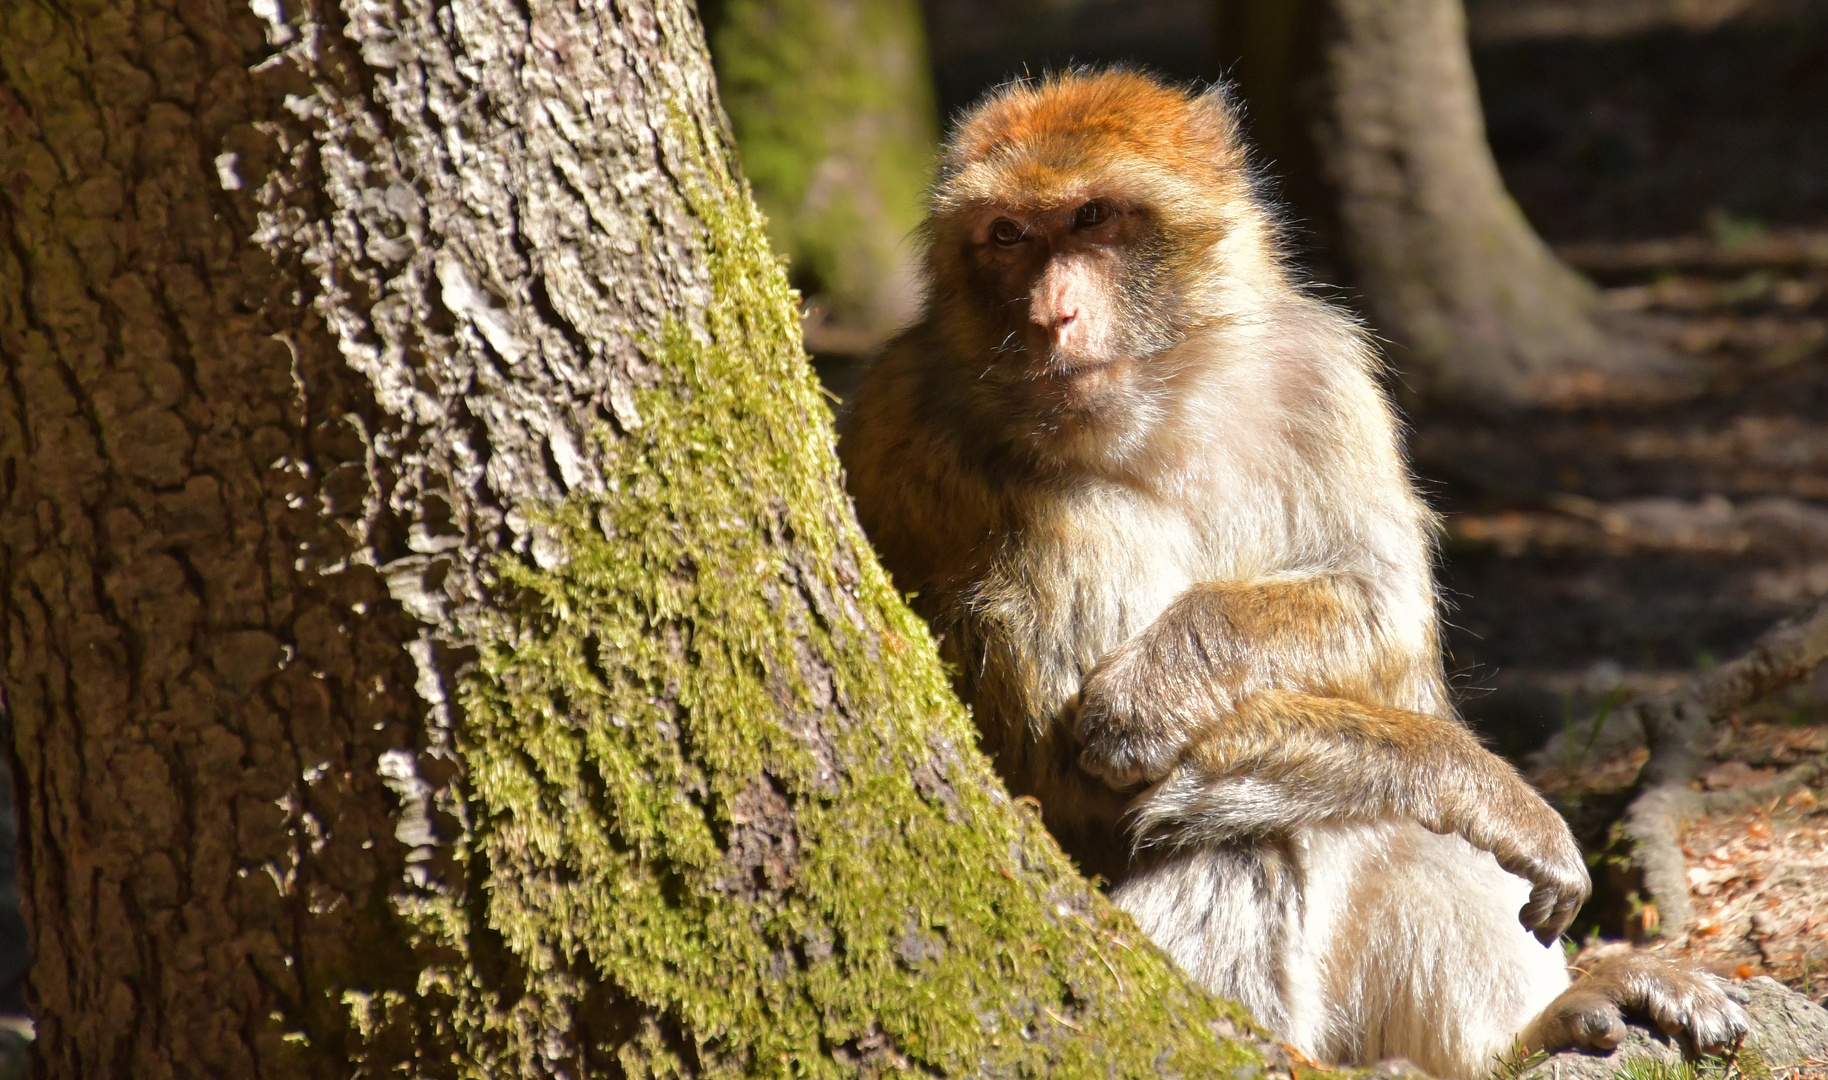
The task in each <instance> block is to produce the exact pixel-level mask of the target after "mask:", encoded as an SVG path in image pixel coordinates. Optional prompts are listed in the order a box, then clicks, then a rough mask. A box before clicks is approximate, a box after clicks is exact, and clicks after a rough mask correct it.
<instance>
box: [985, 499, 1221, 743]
mask: <svg viewBox="0 0 1828 1080" xmlns="http://www.w3.org/2000/svg"><path fill="white" fill-rule="evenodd" d="M1066 509H1068V510H1070V511H1072V512H1070V513H1061V514H1057V515H1053V516H1050V517H1048V518H1046V519H1042V520H1039V521H1036V522H1034V523H1033V524H1032V525H1030V526H1029V527H1027V528H1024V529H1022V530H1020V531H1018V532H1015V533H1012V534H1011V535H1010V536H1009V537H1007V538H1006V541H1005V546H1004V550H1003V552H1002V557H1000V558H998V559H997V560H996V561H995V563H994V564H993V566H992V568H991V570H990V572H989V574H988V575H987V577H986V580H985V581H984V582H983V583H982V587H981V588H979V589H978V590H976V595H975V603H974V604H973V605H972V607H973V611H972V617H973V621H974V622H975V623H976V624H977V631H978V634H979V635H980V636H982V637H984V638H985V639H987V640H986V641H985V644H986V645H988V646H990V647H991V651H992V652H994V653H1000V654H1002V655H1004V656H1005V657H1007V659H1008V661H1009V662H1010V663H1011V667H1012V669H1013V670H1012V672H1011V674H1013V675H1014V676H1015V677H1016V678H1017V680H1018V681H1019V682H1020V683H1022V686H1021V687H1020V698H1021V699H1022V700H1024V702H1025V703H1026V706H1027V708H1026V710H1025V711H1029V712H1030V713H1031V716H1030V718H1029V719H1031V720H1033V719H1035V718H1036V717H1035V715H1034V714H1037V713H1038V714H1041V715H1044V716H1045V715H1052V714H1053V713H1054V712H1055V711H1057V710H1058V709H1059V708H1060V707H1062V706H1063V705H1064V704H1065V702H1066V701H1067V700H1068V699H1069V698H1071V697H1072V696H1073V695H1074V694H1075V693H1077V692H1078V690H1079V686H1080V684H1081V682H1083V680H1084V677H1085V674H1086V673H1087V672H1089V671H1090V670H1091V669H1092V668H1093V667H1094V666H1095V665H1096V664H1097V663H1098V661H1099V660H1100V659H1102V658H1103V657H1104V656H1105V655H1106V654H1107V653H1109V652H1110V651H1111V650H1113V649H1115V648H1117V647H1118V646H1119V645H1121V644H1123V643H1124V642H1125V641H1127V640H1128V639H1129V638H1130V637H1131V636H1133V635H1134V634H1136V633H1137V632H1139V631H1141V630H1142V629H1143V628H1145V627H1147V626H1148V625H1149V624H1150V623H1151V622H1153V621H1154V620H1155V618H1156V617H1157V616H1158V615H1160V614H1161V613H1162V611H1163V610H1164V609H1166V608H1167V606H1168V605H1169V604H1171V603H1173V602H1174V600H1175V599H1176V598H1177V597H1179V596H1180V595H1181V594H1182V593H1184V592H1186V591H1187V589H1188V588H1189V587H1191V586H1192V585H1193V584H1194V583H1196V582H1198V581H1202V580H1210V579H1211V574H1212V569H1213V568H1212V567H1210V566H1209V565H1207V564H1208V563H1209V562H1210V560H1209V559H1207V558H1205V557H1204V545H1203V544H1202V542H1201V537H1199V536H1198V535H1196V533H1195V531H1194V530H1193V529H1192V528H1191V527H1190V525H1189V524H1188V523H1187V521H1186V520H1185V519H1184V518H1182V517H1181V516H1180V515H1178V514H1174V513H1171V512H1167V511H1165V510H1164V509H1163V508H1158V507H1153V506H1149V505H1146V504H1138V503H1136V502H1133V501H1127V500H1123V499H1117V498H1110V497H1104V498H1087V499H1083V500H1080V501H1079V502H1078V503H1077V504H1073V505H1070V506H1068V507H1067V508H1066Z"/></svg>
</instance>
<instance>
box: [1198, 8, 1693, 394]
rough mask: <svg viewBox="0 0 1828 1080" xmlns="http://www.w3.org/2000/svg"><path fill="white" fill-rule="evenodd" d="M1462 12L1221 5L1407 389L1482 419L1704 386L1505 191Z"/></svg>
mask: <svg viewBox="0 0 1828 1080" xmlns="http://www.w3.org/2000/svg"><path fill="white" fill-rule="evenodd" d="M1465 22H1466V20H1465V13H1464V11H1463V9H1462V6H1461V2H1460V0H1413V2H1409V3H1401V4H1391V3H1385V2H1382V0H1294V2H1290V3H1280V2H1278V3H1270V2H1265V0H1222V2H1221V10H1220V18H1219V31H1218V32H1219V38H1220V56H1221V58H1222V59H1223V61H1224V68H1223V70H1226V71H1228V72H1229V73H1230V75H1231V77H1232V78H1234V79H1235V80H1236V81H1237V84H1238V88H1239V90H1240V92H1241V94H1242V96H1243V98H1244V100H1245V102H1246V105H1247V107H1248V109H1249V113H1250V121H1251V123H1250V126H1251V132H1252V135H1253V137H1254V138H1255V139H1256V141H1257V144H1258V146H1259V147H1260V148H1261V150H1262V152H1263V157H1264V159H1265V160H1266V161H1267V162H1268V163H1269V168H1270V171H1271V172H1272V173H1273V174H1275V175H1276V176H1278V177H1280V178H1282V179H1283V180H1284V187H1285V191H1286V194H1287V197H1288V198H1289V200H1290V202H1291V203H1292V205H1293V208H1294V210H1295V213H1296V216H1297V218H1298V219H1300V222H1301V224H1302V225H1303V226H1304V227H1305V228H1306V230H1307V231H1308V233H1309V237H1310V239H1312V240H1313V241H1314V242H1315V244H1316V246H1317V247H1318V248H1319V252H1320V271H1321V273H1322V274H1323V275H1329V276H1330V275H1332V274H1334V273H1343V274H1344V276H1345V277H1346V278H1347V279H1348V280H1349V282H1350V284H1351V285H1352V286H1353V287H1354V288H1355V289H1356V291H1357V292H1358V293H1359V294H1360V295H1361V296H1362V298H1363V303H1364V306H1365V309H1366V314H1367V315H1368V316H1369V318H1370V321H1371V323H1372V326H1373V327H1374V328H1375V329H1376V330H1378V331H1379V332H1380V333H1383V334H1387V335H1389V336H1390V337H1391V338H1392V339H1394V344H1395V345H1396V346H1397V348H1396V350H1395V351H1394V359H1395V361H1396V363H1397V366H1398V368H1399V369H1400V370H1401V371H1402V372H1403V373H1404V375H1405V376H1406V381H1407V383H1408V385H1409V386H1410V388H1412V389H1414V390H1416V391H1419V392H1421V393H1423V394H1424V395H1427V396H1430V397H1434V398H1437V399H1448V400H1453V401H1457V402H1462V403H1472V404H1476V405H1481V406H1485V407H1504V406H1511V405H1523V404H1540V403H1550V404H1565V403H1576V402H1581V401H1593V400H1597V399H1603V398H1617V397H1660V396H1667V395H1668V394H1670V393H1674V392H1681V391H1683V390H1685V389H1688V388H1691V387H1692V386H1693V385H1694V378H1695V376H1694V373H1692V372H1690V371H1688V370H1687V369H1685V367H1684V366H1683V365H1682V364H1681V363H1680V362H1679V361H1678V360H1677V359H1676V358H1675V357H1674V356H1673V355H1671V354H1670V353H1669V352H1668V351H1667V350H1665V349H1663V348H1662V347H1661V346H1659V345H1657V344H1654V343H1653V342H1651V341H1650V340H1648V339H1647V338H1644V337H1642V336H1636V335H1633V334H1631V333H1629V332H1622V330H1623V329H1624V328H1622V327H1621V326H1620V325H1619V324H1617V322H1616V321H1614V320H1609V319H1608V318H1607V317H1606V315H1605V313H1604V312H1602V311H1601V310H1600V307H1599V298H1598V293H1597V291H1596V290H1595V289H1594V288H1593V287H1592V286H1591V285H1589V284H1588V283H1587V282H1586V281H1585V280H1584V279H1582V278H1581V277H1580V276H1579V275H1577V274H1576V273H1575V272H1574V271H1572V270H1570V269H1568V268H1567V267H1566V266H1564V265H1563V264H1562V263H1561V262H1560V261H1559V260H1557V259H1556V258H1555V256H1554V254H1553V253H1551V252H1550V251H1549V250H1548V248H1547V246H1546V245H1544V244H1543V242H1542V240H1541V239H1540V238H1539V237H1538V236H1537V235H1536V233H1535V231H1534V230H1533V229H1532V228H1531V227H1530V225H1529V222H1528V221H1526V220H1525V219H1524V217H1523V213H1522V211H1521V210H1519V209H1518V207H1517V204H1516V203H1515V202H1514V201H1512V199H1511V197H1510V196H1509V195H1508V194H1507V193H1506V192H1505V190H1504V184H1503V181H1502V179H1501V178H1500V177H1499V175H1498V168H1497V165H1496V164H1495V163H1494V162H1493V160H1492V156H1491V151H1490V148H1489V147H1488V146H1487V144H1486V141H1485V128H1484V121H1483V118H1482V116H1481V113H1480V110H1479V99H1478V86H1477V84H1476V83H1475V82H1474V79H1473V70H1472V60H1471V56H1470V53H1469V51H1468V48H1467V43H1466V26H1465Z"/></svg>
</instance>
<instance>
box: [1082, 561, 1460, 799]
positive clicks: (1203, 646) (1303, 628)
mask: <svg viewBox="0 0 1828 1080" xmlns="http://www.w3.org/2000/svg"><path fill="white" fill-rule="evenodd" d="M1373 611H1374V605H1373V604H1372V602H1371V596H1370V588H1369V586H1368V585H1367V584H1366V583H1365V581H1364V579H1363V578H1361V577H1359V576H1357V575H1354V574H1316V575H1310V576H1305V577H1298V578H1283V579H1270V580H1263V581H1252V582H1215V583H1208V584H1201V585H1196V586H1194V587H1193V588H1191V589H1188V590H1187V591H1186V592H1185V593H1183V594H1182V595H1181V596H1180V597H1178V598H1177V599H1176V600H1175V601H1174V602H1173V603H1172V604H1170V605H1168V608H1167V609H1166V610H1165V611H1163V612H1162V613H1161V615H1159V616H1157V617H1156V619H1155V621H1154V622H1152V623H1150V624H1149V626H1147V627H1146V628H1144V629H1143V630H1142V631H1141V632H1140V633H1138V634H1136V635H1135V636H1133V637H1132V638H1130V640H1128V641H1126V642H1124V643H1123V644H1122V645H1121V646H1119V647H1118V648H1116V649H1114V650H1112V652H1111V653H1110V654H1109V655H1108V656H1106V657H1104V658H1103V659H1102V660H1100V661H1099V662H1098V666H1097V667H1095V668H1093V669H1092V671H1091V672H1090V673H1089V674H1088V675H1087V676H1086V679H1085V683H1084V685H1083V686H1082V687H1081V689H1080V693H1079V700H1078V703H1077V706H1076V710H1075V712H1074V714H1073V716H1072V717H1071V719H1072V721H1073V725H1074V730H1075V734H1076V735H1077V736H1078V738H1079V742H1080V745H1081V746H1082V747H1083V748H1084V753H1083V754H1082V756H1081V759H1080V763H1081V764H1082V765H1083V766H1084V767H1085V769H1086V771H1088V772H1090V773H1092V774H1093V775H1095V776H1098V777H1101V778H1102V779H1104V780H1105V782H1107V783H1109V784H1110V785H1111V786H1112V787H1116V788H1128V787H1133V786H1135V785H1137V784H1140V783H1153V782H1154V781H1156V780H1159V779H1161V778H1162V777H1163V776H1164V775H1166V774H1167V772H1168V769H1169V768H1170V767H1171V766H1172V765H1173V763H1174V762H1175V761H1176V760H1177V759H1179V757H1180V755H1181V751H1182V750H1184V749H1185V748H1186V746H1187V744H1188V743H1189V742H1190V741H1191V740H1192V739H1193V738H1194V737H1195V736H1196V735H1198V734H1199V733H1201V732H1202V731H1204V730H1205V729H1206V728H1207V727H1208V726H1209V725H1211V724H1212V723H1213V722H1214V721H1215V719H1216V718H1218V717H1222V716H1225V715H1227V714H1229V713H1230V712H1232V711H1233V710H1234V709H1236V708H1237V707H1238V705H1239V703H1240V702H1242V701H1244V700H1245V699H1246V698H1249V697H1250V696H1252V695H1254V694H1259V693H1262V692H1263V691H1265V690H1298V691H1300V692H1302V693H1306V694H1315V695H1318V696H1320V697H1332V698H1347V699H1350V700H1352V701H1362V702H1366V703H1368V704H1373V705H1387V706H1394V707H1398V708H1404V709H1422V710H1427V711H1434V710H1435V708H1436V707H1438V706H1440V705H1442V704H1444V702H1441V701H1440V697H1439V693H1440V691H1439V681H1438V676H1437V675H1436V672H1437V671H1438V670H1439V669H1438V667H1436V661H1435V658H1434V650H1435V648H1436V645H1435V642H1434V641H1432V640H1421V641H1412V642H1408V643H1396V642H1392V641H1390V640H1388V635H1385V634H1380V633H1379V628H1378V623H1377V620H1376V618H1375V617H1374V615H1373Z"/></svg>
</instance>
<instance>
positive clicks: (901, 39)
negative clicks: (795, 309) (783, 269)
mask: <svg viewBox="0 0 1828 1080" xmlns="http://www.w3.org/2000/svg"><path fill="white" fill-rule="evenodd" d="M699 9H700V11H701V12H702V13H703V15H704V18H705V26H706V30H707V33H708V34H709V36H710V41H711V58H712V61H713V62H714V63H715V64H716V68H717V82H718V95H719V97H720V98H721V99H722V101H723V104H724V108H725V109H726V110H728V111H729V114H730V120H731V125H732V127H733V128H734V129H735V132H736V143H737V148H738V150H739V151H740V152H741V154H742V159H743V172H744V174H745V175H746V176H747V177H748V180H749V183H750V186H751V188H752V189H753V191H754V193H755V199H756V202H757V203H759V204H760V205H761V208H762V211H763V212H764V213H765V214H766V215H767V217H768V232H769V237H770V238H771V239H772V240H773V242H774V248H775V250H776V251H778V252H780V253H781V254H782V255H784V256H786V258H787V264H788V277H789V280H791V281H792V282H793V284H794V286H795V287H796V288H798V289H800V291H801V292H802V293H804V294H805V295H806V299H807V303H808V308H809V318H808V320H807V326H806V335H807V343H808V344H809V345H811V346H812V347H813V348H814V349H817V350H831V351H836V352H848V353H862V352H865V351H867V350H868V349H869V348H871V347H873V345H875V344H877V343H880V342H881V341H882V340H883V339H884V338H885V337H887V335H888V334H890V333H892V332H893V331H894V330H896V329H898V328H899V327H900V326H901V324H902V323H904V322H906V321H907V320H908V319H909V317H910V316H912V315H913V314H914V307H915V305H916V303H917V302H918V299H919V297H918V287H917V285H916V282H915V266H914V264H915V258H914V255H915V252H914V248H913V246H912V245H911V244H910V243H909V242H908V239H909V236H910V234H911V233H912V232H913V231H914V229H915V227H916V226H917V225H919V224H920V218H921V204H922V196H923V195H924V194H925V190H926V185H927V181H928V179H929V171H930V164H931V162H932V160H933V150H934V145H935V143H936V142H937V141H938V132H937V131H936V130H935V129H936V126H937V121H938V113H937V111H936V110H937V106H936V105H935V103H934V98H933V77H932V73H931V71H930V69H929V65H928V62H927V47H926V32H925V28H924V27H923V26H922V24H921V17H920V7H919V5H918V4H917V3H915V2H914V0H715V2H712V3H706V4H701V5H700V6H699Z"/></svg>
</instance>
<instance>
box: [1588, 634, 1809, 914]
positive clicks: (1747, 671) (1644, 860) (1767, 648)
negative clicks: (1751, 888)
mask: <svg viewBox="0 0 1828 1080" xmlns="http://www.w3.org/2000/svg"><path fill="white" fill-rule="evenodd" d="M1824 660H1828V598H1824V599H1822V600H1819V601H1817V602H1816V604H1815V606H1813V607H1812V608H1810V609H1809V610H1808V611H1806V612H1804V613H1803V614H1802V615H1800V616H1796V617H1794V618H1789V619H1785V620H1784V621H1782V622H1780V623H1778V624H1777V625H1776V626H1774V627H1772V628H1771V629H1770V630H1767V631H1765V633H1764V635H1763V636H1761V637H1760V638H1759V639H1758V641H1757V642H1755V643H1754V644H1753V645H1752V647H1751V648H1750V649H1748V650H1747V651H1746V653H1745V654H1744V655H1743V656H1740V657H1739V658H1737V659H1735V660H1732V661H1730V662H1729V663H1725V664H1722V665H1720V666H1719V667H1717V668H1714V669H1713V670H1711V671H1706V672H1703V673H1701V674H1699V675H1697V676H1695V677H1694V678H1693V679H1690V680H1689V681H1688V682H1686V683H1684V684H1683V685H1682V686H1680V687H1677V688H1676V689H1675V690H1672V691H1670V692H1668V693H1665V694H1658V695H1656V696H1654V697H1649V698H1645V699H1642V700H1641V701H1637V702H1634V703H1632V704H1631V705H1629V706H1626V707H1627V708H1629V709H1631V710H1633V711H1635V712H1636V713H1637V717H1638V720H1639V722H1640V723H1641V724H1642V725H1643V727H1644V737H1645V741H1646V743H1647V744H1648V746H1649V749H1650V758H1649V760H1648V761H1646V762H1645V763H1644V769H1643V771H1642V772H1641V773H1640V774H1639V781H1638V783H1639V788H1638V794H1637V795H1636V796H1635V797H1634V798H1633V799H1632V801H1631V805H1630V806H1629V807H1627V808H1626V811H1625V817H1624V822H1623V830H1624V834H1625V837H1626V839H1627V840H1628V841H1629V842H1630V845H1631V857H1632V861H1633V862H1634V863H1635V864H1636V865H1637V867H1638V869H1639V871H1640V872H1641V873H1642V874H1643V888H1644V893H1645V899H1646V901H1648V902H1649V903H1651V904H1653V905H1655V907H1656V909H1657V913H1658V917H1659V921H1660V924H1661V928H1662V933H1663V934H1664V935H1666V936H1669V937H1677V938H1679V937H1682V936H1684V935H1686V934H1687V933H1688V931H1689V929H1690V928H1691V926H1692V923H1693V921H1694V905H1693V904H1692V903H1691V902H1690V901H1689V895H1688V877H1687V868H1688V864H1687V861H1686V859H1685V857H1684V855H1683V852H1682V831H1683V823H1684V822H1685V821H1689V820H1692V819H1694V818H1697V817H1700V816H1703V815H1707V814H1720V813H1736V812H1739V811H1741V810H1745V809H1749V808H1750V807H1752V806H1755V805H1758V804H1761V803H1765V802H1771V801H1773V800H1776V799H1781V798H1783V797H1784V796H1786V795H1788V794H1790V793H1791V792H1793V791H1795V790H1796V789H1797V788H1800V787H1802V786H1804V785H1805V784H1809V783H1812V782H1813V781H1815V780H1816V779H1817V778H1818V777H1820V776H1822V775H1823V774H1824V773H1828V754H1824V755H1821V756H1819V757H1816V758H1813V759H1811V760H1809V761H1806V762H1803V763H1802V764H1800V765H1797V766H1796V767H1794V768H1792V769H1790V770H1789V771H1788V772H1786V773H1784V774H1783V775H1782V776H1780V777H1778V778H1777V779H1775V780H1771V781H1768V782H1766V783H1763V784H1754V785H1751V786H1749V787H1744V788H1738V789H1735V790H1731V791H1721V792H1713V793H1711V794H1707V795H1703V794H1700V793H1699V792H1696V791H1693V790H1691V789H1690V787H1689V785H1690V783H1691V782H1692V781H1694V779H1695V778H1696V776H1697V775H1698V774H1699V772H1700V764H1701V759H1702V754H1703V749H1704V747H1705V746H1706V745H1707V737H1708V736H1709V735H1711V734H1712V731H1713V726H1714V725H1715V724H1716V723H1718V722H1719V721H1721V720H1722V719H1724V718H1725V717H1726V716H1727V715H1728V714H1729V713H1731V712H1732V711H1733V710H1734V709H1736V708H1738V707H1740V706H1742V705H1746V704H1749V703H1751V702H1753V701H1756V700H1758V699H1759V698H1762V697H1765V696H1766V695H1768V694H1771V693H1774V692H1775V691H1777V690H1781V689H1783V688H1784V687H1786V686H1789V685H1790V684H1792V683H1795V682H1799V681H1801V680H1802V679H1804V678H1807V677H1808V675H1809V674H1810V673H1811V672H1813V671H1814V670H1815V668H1816V667H1817V666H1818V665H1819V664H1821V663H1822V662H1823V661H1824Z"/></svg>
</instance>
